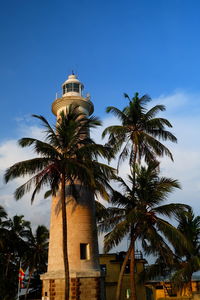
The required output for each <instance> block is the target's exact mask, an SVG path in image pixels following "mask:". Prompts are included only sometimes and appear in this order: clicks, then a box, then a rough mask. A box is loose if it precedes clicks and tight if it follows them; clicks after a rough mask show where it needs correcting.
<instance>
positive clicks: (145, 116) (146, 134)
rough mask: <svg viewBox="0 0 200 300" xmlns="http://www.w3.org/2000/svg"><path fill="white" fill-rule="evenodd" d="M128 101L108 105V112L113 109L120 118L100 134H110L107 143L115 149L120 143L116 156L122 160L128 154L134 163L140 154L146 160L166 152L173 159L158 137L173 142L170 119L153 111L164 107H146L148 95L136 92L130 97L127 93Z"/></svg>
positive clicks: (157, 111) (162, 109)
mask: <svg viewBox="0 0 200 300" xmlns="http://www.w3.org/2000/svg"><path fill="white" fill-rule="evenodd" d="M124 95H125V98H128V100H129V105H128V106H126V107H125V108H124V109H123V110H120V109H118V108H116V107H113V106H109V107H107V112H112V113H113V114H114V115H115V116H117V117H118V118H119V120H120V121H121V125H115V126H110V127H108V128H106V129H105V130H104V132H103V137H104V136H105V135H107V134H108V135H109V139H108V143H109V144H110V145H112V146H113V147H114V148H115V150H116V151H117V152H118V151H119V150H120V149H121V148H122V146H123V149H122V152H121V154H120V157H119V163H120V161H123V160H124V159H126V158H127V157H129V162H130V165H131V166H133V167H134V164H135V163H136V161H138V162H139V161H140V160H141V158H142V157H144V158H145V161H146V162H149V161H152V160H155V159H156V157H157V156H163V155H167V156H169V157H170V158H171V159H173V157H172V154H171V152H170V151H169V149H168V148H167V147H165V146H164V145H163V144H162V143H161V142H160V140H164V141H166V140H169V141H172V142H176V141H177V139H176V137H175V136H174V135H173V134H172V133H171V132H170V131H168V130H166V127H168V128H171V127H172V125H171V123H170V122H169V121H168V120H167V119H164V118H158V117H156V115H157V114H158V113H159V112H160V111H164V110H165V106H164V105H156V106H154V107H152V108H151V109H149V110H148V109H147V104H148V102H149V101H150V100H151V98H150V97H149V96H147V95H144V96H142V97H141V98H139V95H138V93H136V94H135V96H134V97H133V98H132V99H130V98H129V96H128V95H127V94H124Z"/></svg>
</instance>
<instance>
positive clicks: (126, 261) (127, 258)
mask: <svg viewBox="0 0 200 300" xmlns="http://www.w3.org/2000/svg"><path fill="white" fill-rule="evenodd" d="M134 243H135V239H132V240H131V243H130V245H129V248H128V251H127V252H126V256H125V258H124V261H123V264H122V267H121V270H120V274H119V279H118V283H117V291H116V300H120V296H121V288H122V280H123V276H124V272H125V268H126V265H127V263H128V260H129V257H130V254H131V250H132V247H133V245H134Z"/></svg>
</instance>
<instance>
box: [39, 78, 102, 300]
mask: <svg viewBox="0 0 200 300" xmlns="http://www.w3.org/2000/svg"><path fill="white" fill-rule="evenodd" d="M83 88H84V86H83V84H82V83H81V82H80V81H79V80H78V79H77V77H76V76H75V75H74V74H72V75H69V76H68V79H67V80H66V81H65V82H64V83H63V85H62V97H60V98H57V99H56V100H55V101H54V102H53V104H52V112H53V113H54V115H56V116H57V118H59V115H60V113H61V111H63V110H64V111H66V107H68V106H69V105H70V104H75V105H77V106H78V107H79V110H80V111H82V112H84V113H85V114H87V115H90V114H92V112H93V104H92V102H91V101H90V97H89V96H87V97H85V98H84V97H83V95H82V91H83ZM67 190H68V189H67V186H66V193H67ZM81 190H82V192H81V194H80V196H79V199H78V201H77V199H73V198H72V196H69V195H68V196H67V197H66V212H67V249H68V259H69V275H70V299H71V300H73V299H74V300H75V299H76V300H87V299H88V300H98V299H100V268H99V258H98V256H99V253H98V241H97V230H96V221H95V203H94V195H93V194H92V193H91V192H89V191H88V190H87V191H86V190H85V191H84V189H81ZM41 279H42V280H43V291H42V296H43V297H44V298H43V299H45V300H46V299H49V300H65V299H64V284H65V281H64V261H63V244H62V212H61V207H60V196H59V193H58V195H57V196H56V197H53V198H52V206H51V223H50V242H49V256H48V271H47V273H45V274H43V275H42V276H41Z"/></svg>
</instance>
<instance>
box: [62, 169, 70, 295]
mask: <svg viewBox="0 0 200 300" xmlns="http://www.w3.org/2000/svg"><path fill="white" fill-rule="evenodd" d="M65 198H66V195H65V176H64V174H63V175H62V181H61V203H62V229H63V261H64V274H65V279H64V283H65V289H64V299H65V300H68V299H69V287H70V285H69V262H68V254H67V214H66V201H65V200H66V199H65Z"/></svg>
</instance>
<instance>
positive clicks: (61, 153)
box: [5, 105, 113, 299]
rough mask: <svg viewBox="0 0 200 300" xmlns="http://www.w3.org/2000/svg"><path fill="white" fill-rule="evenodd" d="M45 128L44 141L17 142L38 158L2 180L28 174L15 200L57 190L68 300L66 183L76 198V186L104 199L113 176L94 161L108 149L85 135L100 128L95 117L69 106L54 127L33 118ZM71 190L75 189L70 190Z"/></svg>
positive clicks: (21, 164)
mask: <svg viewBox="0 0 200 300" xmlns="http://www.w3.org/2000/svg"><path fill="white" fill-rule="evenodd" d="M34 117H36V118H38V119H39V120H41V121H42V124H43V125H44V127H45V133H46V138H45V140H44V141H41V140H38V139H34V138H22V139H21V140H19V145H20V146H21V147H30V146H32V147H33V149H34V150H35V152H36V154H37V155H38V157H36V158H33V159H30V160H26V161H22V162H19V163H16V164H14V165H13V166H11V167H10V168H9V169H7V171H6V173H5V181H6V182H8V181H10V180H11V179H15V178H17V177H21V176H22V177H24V176H27V175H30V176H31V178H30V179H29V180H28V181H27V182H26V183H25V184H23V185H22V186H20V187H19V188H17V189H16V191H15V197H16V199H20V198H21V197H22V196H23V195H24V194H25V193H26V192H29V191H30V189H31V188H32V187H34V190H33V193H32V197H31V202H33V200H34V198H35V195H36V194H37V193H38V192H40V190H41V189H42V188H43V187H44V186H46V185H48V186H49V188H50V190H51V191H52V193H53V195H56V193H57V192H58V190H59V189H60V202H61V211H62V227H63V259H64V270H65V281H66V284H65V299H68V298H69V270H68V255H67V220H66V202H65V199H66V191H65V186H66V184H68V185H70V186H71V187H72V190H73V191H74V193H75V192H76V194H75V195H74V197H75V198H76V196H77V183H78V186H79V187H80V188H81V187H83V186H84V187H86V188H89V189H90V190H91V191H92V192H94V193H96V192H97V191H98V192H100V194H101V195H102V196H103V197H108V194H107V191H106V187H105V186H106V185H107V182H108V181H107V179H108V178H109V177H110V176H112V175H113V169H112V168H111V167H109V166H107V165H105V164H102V163H99V162H98V161H97V159H98V157H104V158H110V157H111V151H110V149H109V147H104V146H102V145H99V144H95V142H94V141H93V140H92V139H91V137H90V136H89V134H88V133H89V130H90V129H91V128H95V127H97V126H99V125H101V122H100V121H99V119H98V118H95V117H90V118H89V117H87V116H86V115H85V114H83V113H81V112H79V111H78V107H77V106H74V105H70V106H69V107H68V108H67V109H66V112H64V111H63V112H61V114H60V117H59V118H58V121H57V125H56V127H55V128H53V127H51V126H50V124H49V122H48V121H47V120H46V119H45V118H44V117H43V116H37V115H34ZM73 187H75V188H74V189H73Z"/></svg>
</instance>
